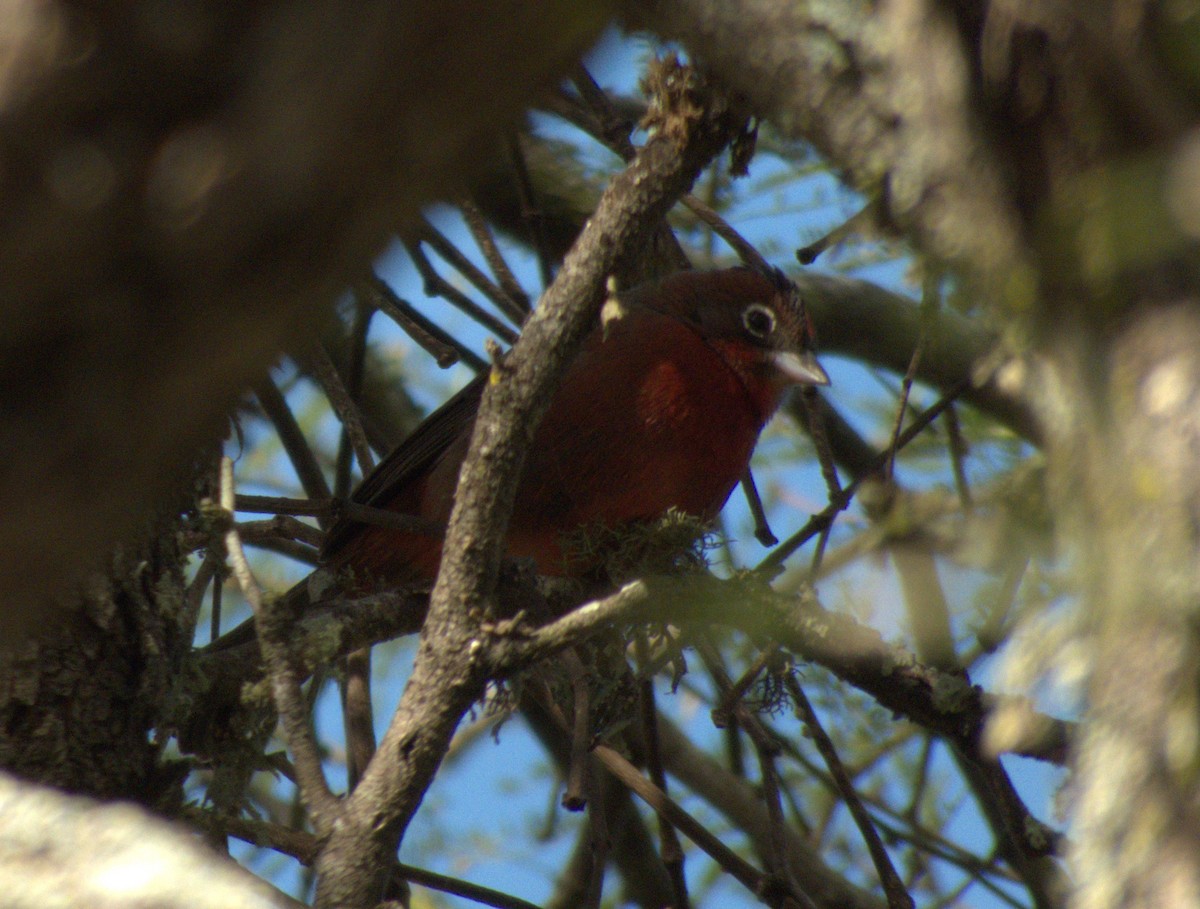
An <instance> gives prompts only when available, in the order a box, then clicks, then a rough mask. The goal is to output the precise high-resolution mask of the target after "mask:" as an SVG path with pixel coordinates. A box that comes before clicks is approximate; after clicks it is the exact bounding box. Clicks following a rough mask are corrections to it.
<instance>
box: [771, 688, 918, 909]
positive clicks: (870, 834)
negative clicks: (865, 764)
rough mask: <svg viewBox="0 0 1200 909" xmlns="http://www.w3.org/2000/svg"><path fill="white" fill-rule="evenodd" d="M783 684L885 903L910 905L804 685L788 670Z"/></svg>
mask: <svg viewBox="0 0 1200 909" xmlns="http://www.w3.org/2000/svg"><path fill="white" fill-rule="evenodd" d="M784 684H785V685H786V686H787V689H788V693H789V694H791V696H792V702H793V703H794V704H795V705H796V712H797V714H798V715H799V717H800V719H801V720H802V721H803V722H804V725H805V726H807V727H808V731H809V732H810V733H811V734H812V737H813V742H814V743H815V744H816V746H817V750H818V751H819V752H821V757H822V758H824V759H825V766H826V767H828V768H829V773H830V775H831V776H832V777H833V779H834V782H835V783H836V784H837V787H838V791H839V792H840V793H841V796H842V799H843V800H844V801H845V802H846V807H847V808H848V809H850V815H851V817H853V818H854V823H855V824H857V825H858V829H859V832H860V833H862V836H863V840H864V841H865V842H866V844H867V850H868V851H869V852H870V853H871V861H872V862H874V863H875V870H876V871H877V872H878V874H879V880H880V883H882V884H883V892H884V893H885V894H887V899H888V905H889V906H890V907H891V909H913V905H914V904H913V898H912V896H911V895H910V894H909V892H908V890H907V889H906V888H905V886H904V881H902V880H901V879H900V875H899V874H897V873H896V868H895V866H894V865H892V860H891V857H890V856H889V855H888V853H887V848H886V847H885V846H884V845H883V840H881V839H880V838H879V832H878V831H877V830H876V829H875V825H874V823H873V822H872V821H871V815H870V814H868V813H867V809H866V808H864V807H863V803H862V801H861V800H860V799H859V797H858V792H857V791H856V790H855V788H854V783H853V782H852V781H851V779H850V776H849V774H847V773H846V768H845V766H844V765H843V764H842V760H841V758H839V757H838V753H837V749H836V748H834V747H833V742H832V741H831V740H830V738H829V736H828V734H827V733H826V732H825V728H824V727H823V726H822V725H821V721H820V720H819V719H818V718H817V714H816V712H815V711H814V710H813V709H812V705H811V704H810V703H809V702H808V698H807V697H806V696H805V694H804V689H803V688H801V687H800V683H799V682H798V681H796V677H795V676H794V675H792V674H791V673H786V674H785V675H784Z"/></svg>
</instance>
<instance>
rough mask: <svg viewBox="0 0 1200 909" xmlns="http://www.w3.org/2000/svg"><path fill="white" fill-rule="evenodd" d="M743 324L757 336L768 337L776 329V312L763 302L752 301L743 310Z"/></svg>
mask: <svg viewBox="0 0 1200 909" xmlns="http://www.w3.org/2000/svg"><path fill="white" fill-rule="evenodd" d="M742 324H743V325H744V326H746V331H748V332H749V333H750V334H751V335H753V336H754V337H756V338H766V337H767V336H768V335H770V334H771V332H773V331H774V330H775V313H773V312H771V310H769V309H767V307H765V306H763V305H762V304H761V303H751V304H750V305H749V306H747V307H746V308H745V309H743V310H742Z"/></svg>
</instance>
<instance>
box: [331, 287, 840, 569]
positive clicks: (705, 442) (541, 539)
mask: <svg viewBox="0 0 1200 909" xmlns="http://www.w3.org/2000/svg"><path fill="white" fill-rule="evenodd" d="M620 301H621V303H622V304H623V307H622V308H623V314H622V315H621V316H620V317H619V318H617V319H615V320H612V321H610V322H609V323H608V324H607V326H606V327H604V328H599V327H598V328H597V329H596V330H594V331H593V332H592V333H591V334H590V335H589V336H588V337H587V339H586V340H585V341H584V343H583V346H582V348H581V350H580V352H579V354H578V356H577V357H576V358H575V360H574V361H573V362H572V364H571V365H570V367H569V368H568V370H567V373H566V375H565V376H564V378H563V380H562V383H561V385H560V387H559V389H558V391H557V392H556V394H555V396H554V398H553V400H552V402H551V404H550V407H549V410H548V411H547V413H546V416H545V418H544V419H543V421H542V423H541V424H540V425H539V427H538V430H537V432H536V435H535V438H534V442H533V445H532V447H531V449H530V452H529V455H528V458H527V461H526V464H525V468H524V472H523V474H522V479H521V482H520V485H519V487H518V491H517V497H516V504H515V507H514V511H513V515H512V520H511V523H510V527H509V534H508V550H509V553H510V555H513V556H521V557H529V558H532V559H534V561H535V562H536V563H537V567H538V571H539V572H541V573H543V574H574V573H578V572H580V571H582V570H585V569H586V568H589V567H591V566H585V565H581V564H578V563H576V564H569V563H567V561H566V560H565V556H564V554H563V550H562V542H563V538H564V536H566V535H568V534H570V533H571V531H573V530H575V529H577V528H579V527H580V526H593V525H605V526H609V527H618V526H621V525H628V524H630V523H634V522H640V521H651V520H654V519H655V518H658V517H660V516H661V515H663V514H664V513H665V512H666V511H667V510H668V509H670V508H675V509H678V510H680V511H682V512H685V513H688V514H691V515H694V516H696V517H698V518H700V519H702V520H704V521H710V520H712V519H714V518H715V517H716V515H717V513H718V512H719V511H720V510H721V508H722V506H723V505H724V504H725V500H726V499H727V498H728V497H729V494H730V492H731V491H732V489H733V487H734V486H735V485H736V484H737V482H738V480H739V479H740V477H741V476H742V475H743V473H744V472H745V470H746V467H747V465H748V464H749V460H750V455H751V453H752V451H753V449H754V446H755V444H756V442H757V441H758V436H759V433H760V432H761V430H762V428H763V426H764V424H765V423H766V421H767V420H768V419H769V418H770V416H771V414H772V413H774V411H775V409H776V408H777V407H778V405H779V403H780V400H781V398H782V396H783V393H784V392H785V391H786V389H787V387H788V386H790V385H793V384H797V383H807V384H825V383H827V382H828V379H827V378H826V376H825V373H824V372H823V370H822V369H821V367H820V366H819V365H818V364H817V362H816V360H815V358H813V356H812V354H811V344H812V331H811V327H810V324H809V322H808V319H807V317H806V315H805V312H804V308H803V305H802V303H801V301H800V300H799V298H798V296H797V294H796V292H795V288H794V287H793V286H792V285H791V284H790V283H789V282H787V281H786V280H785V279H784V278H783V277H782V275H781V274H779V273H774V274H771V275H764V274H761V273H758V272H755V271H750V270H748V269H729V270H725V271H716V272H682V273H679V274H677V275H673V276H671V277H669V278H666V279H664V280H662V281H659V282H655V283H652V284H646V285H642V286H640V287H638V288H635V289H633V290H631V291H629V292H627V293H624V294H622V295H621V296H620ZM481 393H482V382H481V380H476V381H475V382H473V383H472V384H471V385H469V386H467V387H466V388H465V389H463V391H461V392H459V394H458V395H456V396H455V397H454V398H452V399H451V400H450V401H448V402H447V403H446V404H445V405H444V406H443V407H442V408H441V409H439V410H438V411H437V412H435V413H434V414H433V415H431V416H430V417H429V419H427V420H426V421H425V422H424V423H422V424H421V426H419V427H418V428H417V429H416V431H415V432H414V433H413V434H412V435H411V436H410V437H409V438H408V439H407V440H405V442H403V443H402V444H401V445H400V446H399V448H397V449H396V451H394V452H393V453H392V454H391V455H389V456H388V457H387V458H386V459H385V460H384V461H383V462H382V463H380V464H379V466H378V467H377V468H376V469H375V471H373V472H372V474H371V475H370V476H369V477H367V478H366V480H364V482H363V484H362V485H361V486H360V488H359V490H358V491H357V492H356V494H355V497H354V498H355V500H356V501H359V502H362V503H363V504H367V505H371V506H374V507H378V508H387V509H391V510H393V511H396V512H399V513H403V514H413V515H419V516H421V517H423V518H426V519H428V520H430V521H434V522H437V523H440V524H443V525H444V524H445V522H446V521H447V520H448V519H449V516H450V509H451V506H452V504H453V494H454V488H455V485H456V483H457V480H458V472H459V468H460V466H461V464H462V461H463V458H464V457H465V456H466V453H467V448H468V445H469V442H470V434H471V428H472V425H473V421H474V416H475V412H476V410H477V408H478V404H479V397H480V394H481ZM440 557H441V540H440V539H437V538H434V537H430V536H421V535H418V534H411V533H404V532H401V531H397V530H393V529H389V528H383V527H379V526H366V525H362V524H355V523H350V522H343V523H341V524H339V525H337V526H335V527H334V528H333V529H332V530H331V532H330V535H329V541H328V543H327V545H326V551H325V561H326V563H327V564H328V565H329V567H331V568H332V569H334V570H346V569H348V570H349V572H352V573H353V577H354V586H367V585H368V584H373V583H380V582H385V583H398V582H410V581H418V580H430V579H432V577H433V576H434V574H436V571H437V563H438V560H439V559H440Z"/></svg>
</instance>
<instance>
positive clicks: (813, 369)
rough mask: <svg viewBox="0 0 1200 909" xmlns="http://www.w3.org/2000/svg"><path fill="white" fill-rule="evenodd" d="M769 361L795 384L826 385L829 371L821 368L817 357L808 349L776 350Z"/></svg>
mask: <svg viewBox="0 0 1200 909" xmlns="http://www.w3.org/2000/svg"><path fill="white" fill-rule="evenodd" d="M771 362H772V365H774V367H775V368H776V369H777V370H779V372H780V373H782V374H783V375H784V376H785V377H787V378H788V379H789V380H790V381H792V382H794V383H796V384H797V385H828V384H829V373H827V372H825V370H824V369H822V368H821V364H820V363H818V362H817V358H816V357H815V356H814V355H813V354H812V353H811V352H809V351H807V350H806V351H804V352H803V353H797V352H796V351H794V350H777V351H775V352H774V353H773V354H772V355H771Z"/></svg>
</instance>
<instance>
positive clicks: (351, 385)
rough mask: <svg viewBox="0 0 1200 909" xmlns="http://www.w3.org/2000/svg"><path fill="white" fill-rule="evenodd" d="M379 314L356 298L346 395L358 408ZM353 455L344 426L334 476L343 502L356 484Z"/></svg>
mask: <svg viewBox="0 0 1200 909" xmlns="http://www.w3.org/2000/svg"><path fill="white" fill-rule="evenodd" d="M376 312H378V310H377V309H376V308H375V307H374V306H372V305H371V304H370V303H369V302H368V301H366V300H364V299H362V297H360V296H358V295H357V294H356V295H355V297H354V321H353V322H352V323H351V325H350V337H349V340H348V346H349V356H348V363H347V365H346V392H347V393H348V394H349V395H350V400H351V401H353V402H354V403H355V405H360V404H361V402H362V388H363V377H364V373H365V372H366V364H367V336H368V335H369V334H370V331H371V317H372V316H373V315H375V313H376ZM358 416H359V419H360V422H361V423H362V424H363V429H364V434H366V435H367V439H368V442H370V438H371V436H370V434H369V433H366V420H365V419H364V418H363V415H362V412H361V409H359V410H358ZM367 447H368V448H369V449H374V450H376V451H379V450H381V449H379V448H376V447H375V445H373V444H368V446H367ZM352 452H353V440H352V439H351V438H350V433H349V431H348V430H347V429H346V428H345V427H344V426H343V427H342V437H341V438H340V439H339V440H338V452H337V467H336V470H335V472H334V477H333V494H334V495H335V496H337V497H338V498H339V499H344V498H346V496H348V495H350V489H351V486H352V483H353V478H352V474H353V471H352V469H351V468H352V466H353V465H352V464H351V457H350V456H351V454H352ZM360 466H361V465H360ZM362 471H363V473H364V474H365V473H366V472H367V469H366V468H365V467H363V468H362Z"/></svg>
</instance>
